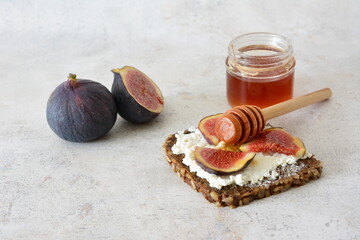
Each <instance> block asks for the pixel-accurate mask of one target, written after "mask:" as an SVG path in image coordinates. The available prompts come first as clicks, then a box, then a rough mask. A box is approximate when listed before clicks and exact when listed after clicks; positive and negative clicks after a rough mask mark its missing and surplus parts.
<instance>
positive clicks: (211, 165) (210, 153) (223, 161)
mask: <svg viewBox="0 0 360 240" xmlns="http://www.w3.org/2000/svg"><path fill="white" fill-rule="evenodd" d="M254 156H255V153H243V152H234V151H226V150H221V149H215V148H206V147H196V149H195V160H196V162H197V163H198V164H199V165H200V166H201V168H202V169H204V170H205V171H207V172H209V173H213V174H217V175H232V174H236V173H239V172H240V171H241V170H243V169H244V168H246V167H247V166H248V165H249V164H250V162H251V161H252V159H253V158H254Z"/></svg>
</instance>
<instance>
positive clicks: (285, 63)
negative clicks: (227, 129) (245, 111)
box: [226, 33, 295, 108]
mask: <svg viewBox="0 0 360 240" xmlns="http://www.w3.org/2000/svg"><path fill="white" fill-rule="evenodd" d="M228 50H229V56H228V58H227V59H226V68H227V71H226V81H227V86H226V87H227V99H228V102H229V104H230V105H231V106H236V105H243V104H248V105H256V106H259V107H261V108H264V107H267V106H271V105H274V104H276V103H279V102H283V101H285V100H288V99H290V98H292V94H293V83H294V69H295V59H294V57H293V55H292V53H293V50H292V46H291V44H290V42H289V41H288V40H287V39H286V38H285V37H283V36H281V35H278V34H274V33H250V34H245V35H242V36H239V37H237V38H235V39H234V40H232V41H231V42H230V44H229V49H228Z"/></svg>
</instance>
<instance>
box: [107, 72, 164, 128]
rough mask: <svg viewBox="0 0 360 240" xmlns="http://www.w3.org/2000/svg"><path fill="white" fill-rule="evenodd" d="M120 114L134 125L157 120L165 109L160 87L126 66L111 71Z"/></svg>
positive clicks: (113, 91) (113, 90)
mask: <svg viewBox="0 0 360 240" xmlns="http://www.w3.org/2000/svg"><path fill="white" fill-rule="evenodd" d="M111 71H112V72H113V73H114V75H115V76H114V83H113V85H112V89H111V92H112V94H113V95H114V98H115V101H116V106H117V109H118V113H119V115H120V116H121V117H123V118H124V119H126V120H128V121H130V122H133V123H145V122H149V121H151V120H152V119H154V118H156V117H157V116H158V115H159V114H160V113H161V111H162V110H163V108H164V98H163V95H162V93H161V91H160V89H159V87H158V86H157V85H156V84H155V83H154V82H153V81H152V80H151V79H150V78H149V77H148V76H146V75H145V74H144V73H142V72H141V71H139V70H137V69H136V68H134V67H129V66H125V67H123V68H121V69H119V68H117V69H113V70H111Z"/></svg>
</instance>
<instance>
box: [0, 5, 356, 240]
mask: <svg viewBox="0 0 360 240" xmlns="http://www.w3.org/2000/svg"><path fill="white" fill-rule="evenodd" d="M359 12H360V2H359V1H355V0H354V1H320V0H318V1H271V2H270V1H206V2H205V1H200V0H197V1H107V2H106V3H105V1H104V2H103V1H67V0H65V1H45V0H43V1H41V0H39V1H10V0H8V1H6V0H1V1H0V81H1V82H0V83H1V87H0V239H2V240H7V239H40V240H42V239H173V238H174V237H176V238H177V239H288V238H302V239H307V238H310V239H315V238H316V239H359V238H360V230H359V226H360V208H359V202H360V187H359V186H360V184H359V181H360V170H359V169H360V161H359V159H360V151H359V150H358V148H359V141H360V134H359V129H360V124H359V122H360V121H359V117H360V107H359V105H360V100H359V90H360V68H359V66H360V47H359V46H360V44H359V39H360V21H359ZM254 31H269V32H276V33H280V34H283V35H285V36H287V37H289V38H291V39H292V40H293V46H294V49H295V54H296V58H297V67H296V85H295V95H296V96H299V95H301V94H304V93H307V92H310V91H312V90H316V89H319V88H323V87H331V88H332V90H333V92H334V94H333V97H332V99H331V100H330V101H327V102H324V103H321V104H317V105H314V106H310V107H307V108H304V109H301V110H299V111H296V112H293V113H290V114H288V115H286V116H282V117H279V118H277V119H276V120H274V121H272V124H273V125H280V126H284V127H286V129H288V130H289V131H290V132H292V133H293V134H294V135H297V136H299V137H301V138H302V139H303V140H304V142H305V143H306V145H307V146H308V149H309V151H310V152H312V153H315V154H316V156H317V157H318V158H319V159H321V160H323V161H324V163H325V169H324V172H323V176H322V178H321V179H320V180H317V181H314V182H312V183H310V184H308V185H306V186H304V187H301V188H297V189H292V190H290V191H288V192H286V193H282V194H279V195H276V196H273V197H271V198H267V199H264V200H260V201H255V202H253V203H252V204H250V205H248V206H246V207H242V208H237V209H235V210H234V209H229V208H216V207H215V206H214V205H212V204H209V203H208V202H207V201H206V200H205V199H204V198H203V197H202V196H201V195H200V194H199V193H196V192H194V191H193V190H192V189H191V188H190V187H189V186H187V185H186V184H184V183H182V181H181V180H180V179H179V178H178V176H177V175H175V174H174V173H173V172H172V171H171V168H170V167H169V166H168V164H167V162H166V160H165V156H164V153H163V151H162V149H161V145H162V142H163V141H164V139H165V138H166V137H167V135H168V134H170V133H174V132H175V131H177V130H181V129H185V128H186V127H188V126H191V125H196V124H197V122H198V121H199V119H200V118H201V117H203V116H206V115H209V114H212V113H218V112H222V111H224V110H225V109H227V108H228V105H227V103H226V101H225V91H224V89H225V81H224V69H225V67H224V59H225V55H226V49H227V44H228V42H229V41H230V40H231V39H232V38H233V37H235V36H237V35H239V34H243V33H247V32H254ZM123 65H133V66H135V67H137V68H139V69H141V70H143V71H144V72H145V73H147V74H148V75H149V76H150V77H151V78H153V80H154V81H155V82H156V83H157V84H158V85H159V87H160V88H161V89H162V91H163V94H164V97H165V104H166V107H165V110H164V112H163V113H162V114H161V115H160V116H159V118H157V119H156V120H155V121H153V122H152V123H150V124H147V125H141V126H138V125H132V124H129V123H127V122H125V121H124V120H122V119H120V118H118V121H117V122H116V124H115V126H114V128H113V129H112V130H111V132H110V133H109V134H108V135H107V136H106V137H105V138H103V139H101V140H98V141H95V142H91V143H86V144H76V143H70V142H65V141H63V140H61V139H59V138H57V137H56V136H55V135H54V134H53V133H52V132H51V130H50V128H49V127H48V125H47V123H46V119H45V107H46V101H47V99H48V96H49V94H50V93H51V91H52V90H53V89H54V88H55V87H56V86H57V85H58V84H59V83H60V82H61V81H64V80H65V78H66V76H67V74H68V73H69V72H74V73H77V74H78V76H79V77H82V78H89V79H94V80H97V81H99V82H101V83H103V84H104V85H105V86H107V87H108V88H110V87H111V84H112V77H113V76H112V73H111V72H110V69H112V68H115V67H121V66H123Z"/></svg>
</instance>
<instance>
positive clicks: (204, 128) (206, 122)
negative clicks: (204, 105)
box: [198, 113, 222, 145]
mask: <svg viewBox="0 0 360 240" xmlns="http://www.w3.org/2000/svg"><path fill="white" fill-rule="evenodd" d="M221 115H222V114H221V113H219V114H215V115H210V116H207V117H204V118H203V119H201V120H200V122H199V125H198V129H199V130H200V132H201V134H202V135H203V137H204V138H205V140H206V141H207V142H208V143H209V144H211V145H217V144H218V143H219V142H220V140H219V139H218V138H217V137H216V133H215V123H216V120H217V118H218V117H220V116H221Z"/></svg>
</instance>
